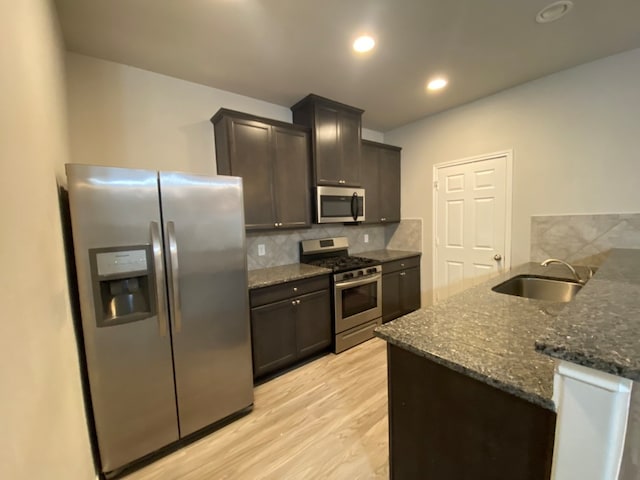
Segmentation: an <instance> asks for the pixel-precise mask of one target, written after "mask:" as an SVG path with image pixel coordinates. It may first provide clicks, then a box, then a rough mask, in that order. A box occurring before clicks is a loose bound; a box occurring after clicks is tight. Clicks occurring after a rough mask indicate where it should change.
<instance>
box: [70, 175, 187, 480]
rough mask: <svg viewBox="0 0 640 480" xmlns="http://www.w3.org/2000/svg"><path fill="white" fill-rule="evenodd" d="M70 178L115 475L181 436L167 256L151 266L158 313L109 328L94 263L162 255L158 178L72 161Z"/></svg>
mask: <svg viewBox="0 0 640 480" xmlns="http://www.w3.org/2000/svg"><path fill="white" fill-rule="evenodd" d="M67 178H68V188H69V205H70V209H71V221H72V226H73V241H74V251H75V260H76V266H77V275H78V288H79V293H80V308H81V313H82V330H83V337H84V346H85V352H86V358H87V370H88V375H89V384H90V391H91V401H92V406H93V414H94V419H95V426H96V433H97V437H98V447H99V451H100V458H101V463H102V470H103V471H104V472H109V471H113V470H116V469H118V468H119V467H122V466H123V465H125V464H127V463H129V462H131V461H133V460H136V459H138V458H140V457H142V456H144V455H146V454H148V453H150V452H153V451H155V450H157V449H159V448H161V447H163V446H165V445H167V444H169V443H171V442H173V441H175V440H177V439H178V436H179V434H178V422H177V416H176V401H175V390H174V382H173V369H172V368H173V367H172V354H171V339H170V336H169V335H168V334H167V333H166V332H167V330H168V329H167V326H166V322H167V318H168V316H167V315H166V310H167V308H166V300H165V295H164V291H165V288H166V287H165V283H164V280H163V278H162V276H163V271H162V270H163V259H162V258H160V259H159V260H160V261H159V262H155V265H154V261H153V260H152V261H150V262H148V265H146V267H147V268H149V273H150V275H149V279H148V281H149V282H150V287H151V288H150V289H149V290H150V291H151V292H153V296H152V298H153V300H154V301H157V302H158V304H157V305H156V307H157V308H155V309H153V311H155V312H159V313H160V315H157V314H153V315H152V316H149V317H148V318H144V319H142V320H138V321H132V322H129V323H122V324H114V325H109V326H103V327H98V326H97V321H96V320H97V319H96V316H97V314H99V312H100V307H99V306H98V309H97V312H98V313H96V304H95V303H94V300H95V301H96V302H99V301H100V299H99V297H98V298H96V297H94V291H95V288H92V282H95V281H96V276H95V273H96V272H93V273H94V276H93V277H92V271H91V265H90V256H91V255H90V252H89V250H90V249H104V248H112V247H126V246H131V245H139V246H145V245H146V246H148V247H151V248H152V250H153V247H155V253H156V254H159V255H162V243H161V231H160V229H159V228H158V231H157V236H156V237H157V238H156V241H155V242H152V233H153V229H152V223H153V222H155V223H156V225H157V227H159V226H160V225H162V223H161V218H160V204H159V192H158V174H157V172H154V171H144V170H130V169H121V168H106V167H94V166H87V165H75V164H69V165H67ZM152 243H156V245H152ZM116 250H117V249H116ZM114 258H115V257H114ZM152 258H153V257H152ZM114 262H115V260H114ZM125 267H126V266H125ZM114 268H115V266H114ZM118 268H119V267H118ZM125 269H126V268H125ZM115 270H116V271H117V272H119V270H118V269H115ZM102 273H104V268H103V272H102ZM117 274H118V273H116V277H115V278H118V277H117ZM145 281H146V280H145ZM116 282H117V280H116V281H115V282H114V283H116ZM134 285H137V282H134ZM156 287H160V288H156ZM107 293H108V292H107ZM163 314H164V315H163ZM163 323H164V325H163ZM162 333H164V336H163V335H162Z"/></svg>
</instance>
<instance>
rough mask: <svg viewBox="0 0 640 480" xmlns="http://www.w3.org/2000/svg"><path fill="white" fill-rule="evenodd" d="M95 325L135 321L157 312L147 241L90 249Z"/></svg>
mask: <svg viewBox="0 0 640 480" xmlns="http://www.w3.org/2000/svg"><path fill="white" fill-rule="evenodd" d="M89 257H90V263H91V277H92V283H93V299H94V304H95V309H96V323H97V326H98V327H108V326H111V325H119V324H122V323H129V322H135V321H138V320H144V319H145V318H149V317H152V316H154V315H155V314H156V298H155V294H154V292H155V283H154V282H155V276H154V270H153V253H152V251H151V246H150V245H137V246H131V247H112V248H93V249H90V250H89Z"/></svg>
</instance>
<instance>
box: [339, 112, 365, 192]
mask: <svg viewBox="0 0 640 480" xmlns="http://www.w3.org/2000/svg"><path fill="white" fill-rule="evenodd" d="M360 124H361V117H360V114H355V113H350V112H341V113H340V134H339V135H340V144H341V145H342V155H341V157H340V158H341V159H342V172H341V173H342V175H341V178H342V180H344V184H345V185H348V186H351V187H359V186H360Z"/></svg>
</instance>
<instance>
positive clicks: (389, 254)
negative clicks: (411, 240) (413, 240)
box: [355, 249, 422, 262]
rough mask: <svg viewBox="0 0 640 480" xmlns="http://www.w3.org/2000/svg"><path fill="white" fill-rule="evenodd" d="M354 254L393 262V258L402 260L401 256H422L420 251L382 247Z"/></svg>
mask: <svg viewBox="0 0 640 480" xmlns="http://www.w3.org/2000/svg"><path fill="white" fill-rule="evenodd" d="M355 255H357V256H359V257H364V258H370V259H372V260H376V261H379V262H393V261H394V260H402V259H403V258H411V257H419V256H422V252H417V251H415V252H414V251H411V250H394V249H382V250H369V251H366V252H359V253H357V254H355Z"/></svg>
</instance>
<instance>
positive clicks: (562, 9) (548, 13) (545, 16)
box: [536, 0, 573, 23]
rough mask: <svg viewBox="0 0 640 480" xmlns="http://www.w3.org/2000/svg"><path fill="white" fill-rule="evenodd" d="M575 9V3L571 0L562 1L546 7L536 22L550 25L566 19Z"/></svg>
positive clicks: (537, 16)
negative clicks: (563, 18)
mask: <svg viewBox="0 0 640 480" xmlns="http://www.w3.org/2000/svg"><path fill="white" fill-rule="evenodd" d="M572 8H573V2H571V1H569V0H561V1H559V2H553V3H550V4H549V5H547V6H546V7H544V8H543V9H542V10H540V11H539V12H538V14H537V15H536V22H538V23H550V22H555V21H556V20H558V19H560V18H562V17H564V16H565V15H566V14H567V13H569V11H570V10H571V9H572Z"/></svg>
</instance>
